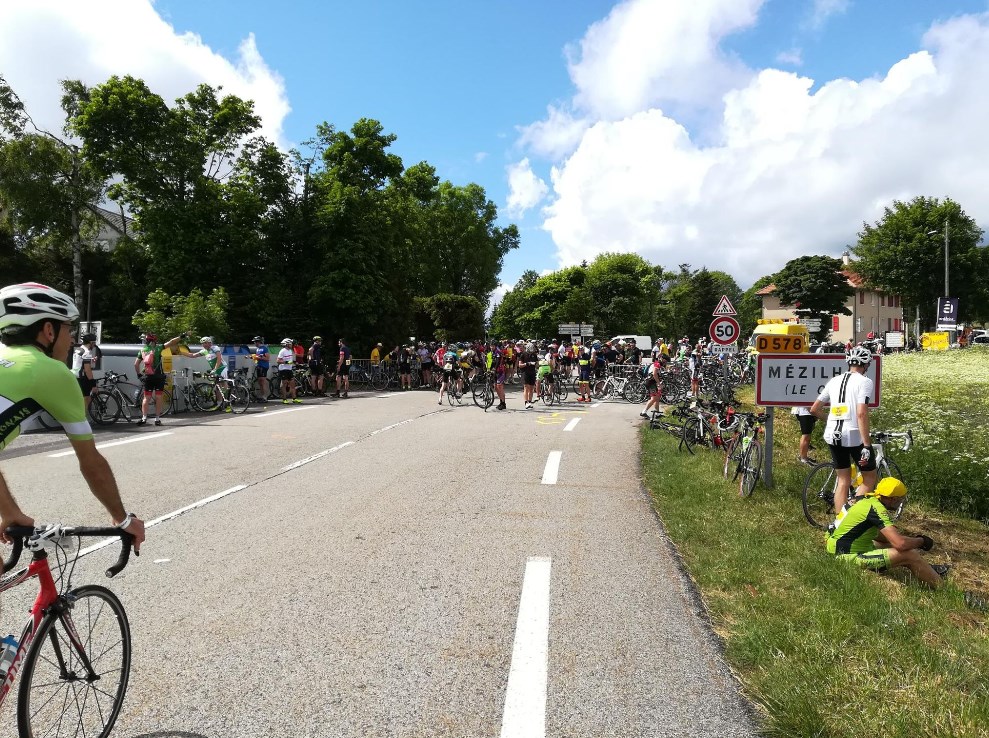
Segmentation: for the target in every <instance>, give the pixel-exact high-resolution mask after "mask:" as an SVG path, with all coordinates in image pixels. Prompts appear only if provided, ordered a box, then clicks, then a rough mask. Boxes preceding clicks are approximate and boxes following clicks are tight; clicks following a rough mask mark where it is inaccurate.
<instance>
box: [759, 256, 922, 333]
mask: <svg viewBox="0 0 989 738" xmlns="http://www.w3.org/2000/svg"><path fill="white" fill-rule="evenodd" d="M841 261H842V264H843V266H844V268H843V269H842V270H841V273H842V275H844V277H845V279H846V280H847V281H848V284H849V285H850V286H851V287H853V288H854V289H855V292H854V294H853V295H852V296H851V297H849V298H848V300H847V301H846V302H845V307H846V308H848V310H849V312H851V315H832V316H831V339H830V340H832V341H835V342H840V343H847V342H848V341H849V340H851V342H852V343H858V342H859V341H864V340H866V339H867V338H868V337H869V334H870V333H873V334H875V335H876V336H877V337H879V338H882V337H883V336H884V335H885V334H886V333H887V332H889V331H902V330H906V326H905V325H904V317H903V306H902V303H901V300H900V296H899V295H891V294H889V293H886V292H882V291H880V290H878V289H875V288H874V287H870V286H869V285H867V284H866V283H865V280H863V279H862V276H861V275H860V274H858V273H857V272H855V270H854V268H853V267H854V264H853V263H852V260H851V256H850V255H849V253H848V252H847V251H846V252H845V253H843V254H842V255H841ZM775 292H776V285H773V284H768V285H766V286H765V287H763V288H762V289H761V290H759V291H757V292H756V294H757V295H759V296H760V297H761V298H762V317H763V318H779V319H783V320H795V319H796V318H797V314H796V312H795V308H796V306H794V305H783V304H781V303H780V299H779V297H777V296H776V295H775V294H774V293H775Z"/></svg>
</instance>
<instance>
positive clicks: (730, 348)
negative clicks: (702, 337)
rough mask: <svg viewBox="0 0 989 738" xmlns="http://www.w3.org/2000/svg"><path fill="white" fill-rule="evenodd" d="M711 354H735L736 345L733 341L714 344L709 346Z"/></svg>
mask: <svg viewBox="0 0 989 738" xmlns="http://www.w3.org/2000/svg"><path fill="white" fill-rule="evenodd" d="M711 353H712V354H737V353H738V346H736V345H735V344H733V343H726V344H717V343H716V344H714V345H712V346H711Z"/></svg>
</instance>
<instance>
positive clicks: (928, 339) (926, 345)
mask: <svg viewBox="0 0 989 738" xmlns="http://www.w3.org/2000/svg"><path fill="white" fill-rule="evenodd" d="M920 347H921V348H922V349H924V350H925V351H947V350H948V334H947V333H921V334H920Z"/></svg>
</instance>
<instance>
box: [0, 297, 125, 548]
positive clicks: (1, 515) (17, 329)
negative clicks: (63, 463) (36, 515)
mask: <svg viewBox="0 0 989 738" xmlns="http://www.w3.org/2000/svg"><path fill="white" fill-rule="evenodd" d="M78 319H79V310H78V309H77V308H76V306H75V303H74V302H73V301H72V298H70V297H69V296H68V295H65V294H63V293H61V292H57V291H56V290H53V289H52V288H51V287H46V286H45V285H42V284H33V283H28V284H16V285H12V286H9V287H4V288H3V289H0V340H2V342H3V344H4V345H3V346H0V451H2V450H3V449H4V448H5V447H7V446H8V445H9V444H10V443H11V442H12V441H13V440H14V439H15V438H17V436H18V435H19V434H20V432H21V425H22V424H23V423H24V422H25V421H28V420H30V419H32V418H34V417H35V416H37V415H38V414H39V413H40V412H42V411H47V412H48V413H50V414H51V415H52V417H54V418H55V420H57V421H58V422H59V423H61V424H62V428H63V429H64V430H65V434H66V435H67V436H68V437H69V442H70V443H71V444H72V449H73V450H74V451H75V454H76V458H77V459H78V460H79V470H80V471H81V472H82V475H83V477H84V478H85V480H86V483H87V484H88V485H89V489H90V490H91V491H92V493H93V495H94V496H95V497H96V499H98V500H99V501H100V502H101V503H102V504H103V507H105V508H106V509H107V512H109V513H110V518H111V519H112V520H113V522H114V524H115V525H118V526H120V527H121V528H125V529H126V530H127V532H128V533H130V534H131V535H133V536H134V550H135V551H138V550H139V549H140V547H141V543H142V542H143V541H144V522H143V521H142V520H141V519H140V518H138V517H137V516H135V515H133V514H132V513H128V512H127V511H126V509H125V508H124V504H123V502H122V501H121V499H120V492H119V491H118V489H117V482H116V480H115V479H114V477H113V471H112V470H111V469H110V465H109V464H108V463H107V461H106V459H105V458H104V457H103V455H102V454H101V453H100V452H99V451H98V450H97V449H96V442H95V441H94V440H93V432H92V430H91V429H90V427H89V422H88V421H87V420H86V409H85V405H84V403H83V399H82V395H81V394H80V393H79V385H78V383H77V382H76V380H75V377H73V376H72V372H71V371H70V370H69V368H68V367H67V366H66V365H65V364H64V363H63V361H61V360H60V359H67V358H68V355H69V350H70V349H71V347H72V324H73V323H75V321H77V320H78ZM53 357H56V358H53ZM11 525H34V520H33V519H32V518H30V517H29V516H27V515H25V514H24V513H23V512H22V511H21V509H20V507H19V506H18V504H17V502H16V500H15V499H14V496H13V495H12V494H11V492H10V488H9V487H8V486H7V482H6V480H4V478H3V475H2V474H0V540H2V541H3V542H5V543H9V542H10V541H9V540H8V539H7V536H6V534H5V531H6V529H7V528H8V527H9V526H11Z"/></svg>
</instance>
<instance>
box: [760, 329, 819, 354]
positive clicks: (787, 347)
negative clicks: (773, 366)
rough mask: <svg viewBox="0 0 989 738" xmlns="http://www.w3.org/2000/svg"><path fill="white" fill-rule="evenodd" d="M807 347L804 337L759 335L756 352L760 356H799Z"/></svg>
mask: <svg viewBox="0 0 989 738" xmlns="http://www.w3.org/2000/svg"><path fill="white" fill-rule="evenodd" d="M806 348H807V347H806V346H805V345H804V337H803V336H774V335H771V334H770V335H759V336H756V337H755V350H756V351H758V352H759V353H760V354H799V353H802V352H803V351H804V350H805V349H806Z"/></svg>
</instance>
